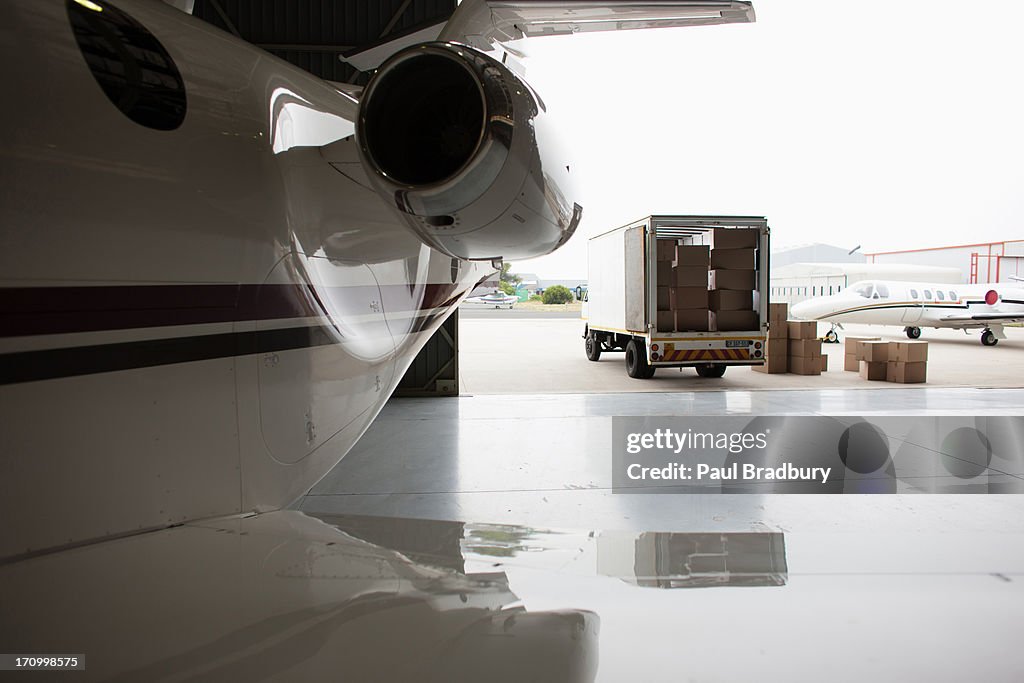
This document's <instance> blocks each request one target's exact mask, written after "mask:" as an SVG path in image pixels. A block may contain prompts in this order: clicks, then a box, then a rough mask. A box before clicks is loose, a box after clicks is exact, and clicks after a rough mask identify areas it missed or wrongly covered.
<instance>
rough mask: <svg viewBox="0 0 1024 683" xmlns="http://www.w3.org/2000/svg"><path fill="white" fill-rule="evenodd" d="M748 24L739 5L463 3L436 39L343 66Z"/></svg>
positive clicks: (430, 36) (370, 53)
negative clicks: (593, 35) (451, 49)
mask: <svg viewBox="0 0 1024 683" xmlns="http://www.w3.org/2000/svg"><path fill="white" fill-rule="evenodd" d="M754 20H755V17H754V7H753V5H752V4H751V3H750V2H743V1H739V0H701V1H698V0H610V1H605V2H595V1H593V0H561V1H557V2H556V1H554V0H463V2H462V3H461V4H460V5H459V6H458V8H457V9H456V10H455V12H454V13H453V14H452V16H451V18H450V19H449V20H448V23H446V24H445V25H444V28H443V29H441V31H440V33H436V32H435V31H436V25H435V27H428V28H427V29H426V30H424V31H423V32H421V33H420V34H416V35H413V34H410V35H408V36H403V37H402V38H398V39H395V40H393V41H389V42H385V43H380V44H377V45H374V46H372V47H371V48H369V49H365V50H362V51H360V52H353V53H348V54H346V55H345V56H344V60H345V61H346V62H349V63H351V64H352V65H353V66H355V67H356V68H357V69H360V70H362V71H367V70H369V69H373V68H376V67H378V66H380V65H381V64H382V63H383V62H384V61H385V60H386V59H387V58H388V57H390V56H391V55H392V54H394V53H395V52H398V51H400V50H401V49H403V48H405V47H408V46H409V45H410V44H411V41H415V40H417V39H418V40H420V41H421V42H426V41H429V40H434V39H436V40H443V41H450V42H456V43H465V44H467V45H471V46H473V47H475V48H477V49H480V50H484V51H490V50H492V49H493V48H494V46H495V44H496V43H506V42H508V41H512V40H518V39H520V38H534V37H538V36H555V35H569V34H572V33H585V32H590V31H624V30H630V29H642V28H672V27H678V26H707V25H711V24H736V23H751V22H753V21H754Z"/></svg>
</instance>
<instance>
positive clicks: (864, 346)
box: [857, 340, 889, 382]
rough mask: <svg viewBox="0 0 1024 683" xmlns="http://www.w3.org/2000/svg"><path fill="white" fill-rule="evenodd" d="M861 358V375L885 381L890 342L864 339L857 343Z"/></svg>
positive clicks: (865, 377)
mask: <svg viewBox="0 0 1024 683" xmlns="http://www.w3.org/2000/svg"><path fill="white" fill-rule="evenodd" d="M857 348H858V352H857V357H858V358H860V361H859V362H860V369H859V370H860V376H861V378H862V379H868V380H872V381H876V382H884V381H885V366H886V362H887V361H888V360H889V342H886V341H874V340H872V341H862V342H858V344H857Z"/></svg>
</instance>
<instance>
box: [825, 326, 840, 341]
mask: <svg viewBox="0 0 1024 683" xmlns="http://www.w3.org/2000/svg"><path fill="white" fill-rule="evenodd" d="M822 341H823V342H825V343H826V344H838V343H839V335H838V334H836V326H835V325H833V326H832V329H831V330H829V331H828V332H826V333H825V336H824V337H823V338H822Z"/></svg>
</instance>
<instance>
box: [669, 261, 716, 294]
mask: <svg viewBox="0 0 1024 683" xmlns="http://www.w3.org/2000/svg"><path fill="white" fill-rule="evenodd" d="M672 286H673V287H703V288H704V289H707V288H708V269H707V268H705V267H704V266H679V267H676V268H673V269H672Z"/></svg>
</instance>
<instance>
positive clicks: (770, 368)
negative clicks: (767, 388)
mask: <svg viewBox="0 0 1024 683" xmlns="http://www.w3.org/2000/svg"><path fill="white" fill-rule="evenodd" d="M753 367H754V372H763V373H765V374H767V375H781V374H783V373H786V372H789V357H788V356H786V354H785V353H771V352H769V353H768V354H767V355H766V356H765V357H764V365H755V366H753Z"/></svg>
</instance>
